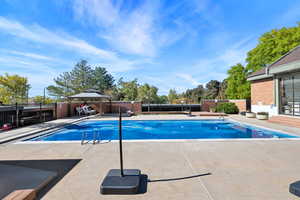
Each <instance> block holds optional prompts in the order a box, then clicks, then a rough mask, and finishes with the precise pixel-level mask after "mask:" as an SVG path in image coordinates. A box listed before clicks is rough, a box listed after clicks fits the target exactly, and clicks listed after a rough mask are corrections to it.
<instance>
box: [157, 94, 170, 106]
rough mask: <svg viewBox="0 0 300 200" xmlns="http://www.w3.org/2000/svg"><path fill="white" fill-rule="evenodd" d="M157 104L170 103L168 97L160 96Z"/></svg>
mask: <svg viewBox="0 0 300 200" xmlns="http://www.w3.org/2000/svg"><path fill="white" fill-rule="evenodd" d="M156 103H158V104H166V103H168V96H166V95H160V96H158V98H157V102H156Z"/></svg>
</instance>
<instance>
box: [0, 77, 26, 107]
mask: <svg viewBox="0 0 300 200" xmlns="http://www.w3.org/2000/svg"><path fill="white" fill-rule="evenodd" d="M0 88H1V89H0V94H1V101H3V102H4V103H25V101H26V99H27V97H28V91H29V89H30V85H29V84H28V80H27V78H25V77H21V76H18V75H9V74H5V75H3V76H0Z"/></svg>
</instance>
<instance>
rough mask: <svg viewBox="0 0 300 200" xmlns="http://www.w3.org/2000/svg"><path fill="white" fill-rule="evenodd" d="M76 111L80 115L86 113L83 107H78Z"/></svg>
mask: <svg viewBox="0 0 300 200" xmlns="http://www.w3.org/2000/svg"><path fill="white" fill-rule="evenodd" d="M76 112H77V114H78V115H79V116H80V115H81V114H84V111H83V109H82V108H81V107H76Z"/></svg>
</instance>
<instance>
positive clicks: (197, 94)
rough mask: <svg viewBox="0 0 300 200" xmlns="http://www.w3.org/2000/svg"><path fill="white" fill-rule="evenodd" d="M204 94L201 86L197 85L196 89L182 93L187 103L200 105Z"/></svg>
mask: <svg viewBox="0 0 300 200" xmlns="http://www.w3.org/2000/svg"><path fill="white" fill-rule="evenodd" d="M204 93H205V88H204V87H203V85H198V86H197V87H196V88H193V89H188V90H186V92H184V93H183V95H182V96H183V97H184V98H186V99H187V100H188V102H189V103H200V101H201V99H202V98H203V96H204Z"/></svg>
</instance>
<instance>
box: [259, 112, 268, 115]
mask: <svg viewBox="0 0 300 200" xmlns="http://www.w3.org/2000/svg"><path fill="white" fill-rule="evenodd" d="M257 114H258V115H269V113H268V112H258V113H257Z"/></svg>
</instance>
